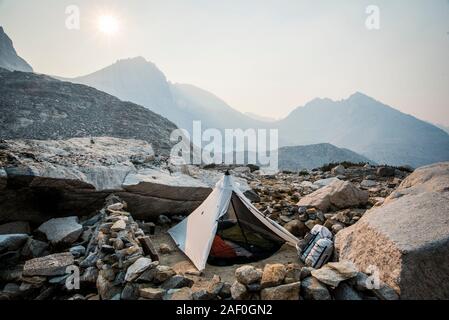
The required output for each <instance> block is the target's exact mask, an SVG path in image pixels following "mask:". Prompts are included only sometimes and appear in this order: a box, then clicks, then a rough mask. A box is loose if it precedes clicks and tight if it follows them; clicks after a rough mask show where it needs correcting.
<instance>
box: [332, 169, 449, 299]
mask: <svg viewBox="0 0 449 320" xmlns="http://www.w3.org/2000/svg"><path fill="white" fill-rule="evenodd" d="M448 186H449V163H448V162H445V163H439V164H434V165H431V166H426V167H422V168H419V169H417V170H415V172H414V173H412V174H411V175H410V176H408V177H407V178H406V179H405V180H404V181H403V182H402V183H401V185H400V186H399V188H398V189H397V190H396V191H395V192H393V193H392V194H391V195H390V196H389V197H388V198H387V199H386V200H385V203H384V204H383V205H382V206H380V207H375V208H373V209H371V210H369V211H368V212H367V213H365V214H364V216H363V217H362V218H361V219H360V220H359V222H358V223H356V224H355V225H353V226H351V227H349V228H346V229H344V230H342V231H340V232H339V233H338V234H337V236H336V240H335V246H336V249H337V253H338V254H339V257H340V259H347V260H351V261H353V262H354V263H355V264H356V265H357V267H358V268H359V269H360V270H361V271H365V270H367V269H370V268H373V267H375V268H377V269H378V271H379V275H380V278H381V280H382V281H383V282H385V283H386V284H387V285H388V286H390V287H391V288H393V289H394V290H395V291H396V292H397V293H398V294H399V295H400V297H401V299H447V298H449V214H448V212H449V187H448Z"/></svg>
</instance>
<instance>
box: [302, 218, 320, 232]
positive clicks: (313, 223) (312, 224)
mask: <svg viewBox="0 0 449 320" xmlns="http://www.w3.org/2000/svg"><path fill="white" fill-rule="evenodd" d="M317 224H320V222H319V221H318V220H309V221H307V222H306V223H305V226H306V227H307V229H309V230H312V229H313V227H315V226H316V225H317Z"/></svg>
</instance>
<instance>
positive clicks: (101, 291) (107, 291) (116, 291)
mask: <svg viewBox="0 0 449 320" xmlns="http://www.w3.org/2000/svg"><path fill="white" fill-rule="evenodd" d="M108 277H109V276H108V274H107V272H106V271H105V270H100V272H99V274H98V278H97V282H96V284H97V290H98V295H99V296H100V298H101V299H102V300H113V299H116V296H117V295H120V294H121V292H122V290H121V288H120V287H119V286H115V285H114V284H113V283H112V281H111V280H109V279H108Z"/></svg>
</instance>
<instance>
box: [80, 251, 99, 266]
mask: <svg viewBox="0 0 449 320" xmlns="http://www.w3.org/2000/svg"><path fill="white" fill-rule="evenodd" d="M97 261H98V256H97V255H96V254H95V253H94V252H91V253H89V255H88V256H87V257H86V258H85V259H84V260H83V261H81V263H80V267H81V268H88V267H92V266H95V265H96V263H97Z"/></svg>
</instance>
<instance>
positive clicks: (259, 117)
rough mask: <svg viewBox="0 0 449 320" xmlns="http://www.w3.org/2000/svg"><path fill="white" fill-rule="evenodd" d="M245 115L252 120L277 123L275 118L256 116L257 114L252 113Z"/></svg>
mask: <svg viewBox="0 0 449 320" xmlns="http://www.w3.org/2000/svg"><path fill="white" fill-rule="evenodd" d="M245 115H246V116H248V117H250V118H251V119H254V120H257V121H263V122H275V121H276V119H275V118H270V117H264V116H259V115H258V114H255V113H252V112H245Z"/></svg>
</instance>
